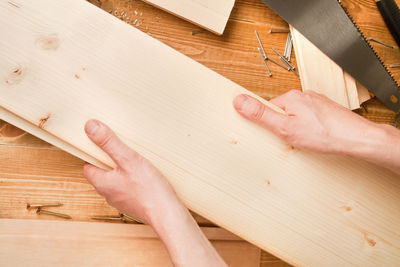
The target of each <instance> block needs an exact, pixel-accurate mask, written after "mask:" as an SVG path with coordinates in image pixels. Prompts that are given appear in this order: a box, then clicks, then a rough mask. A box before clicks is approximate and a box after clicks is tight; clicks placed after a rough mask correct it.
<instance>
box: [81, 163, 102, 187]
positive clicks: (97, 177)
mask: <svg viewBox="0 0 400 267" xmlns="http://www.w3.org/2000/svg"><path fill="white" fill-rule="evenodd" d="M106 173H107V171H106V170H103V169H100V168H98V167H96V166H94V165H92V164H90V163H85V165H83V176H84V177H85V178H86V179H87V180H88V181H89V183H91V184H92V185H93V186H94V187H96V185H97V184H98V183H99V182H100V181H101V180H103V178H104V177H105V175H106Z"/></svg>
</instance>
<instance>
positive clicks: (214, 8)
mask: <svg viewBox="0 0 400 267" xmlns="http://www.w3.org/2000/svg"><path fill="white" fill-rule="evenodd" d="M145 2H147V3H149V4H151V5H154V6H156V7H159V8H161V9H163V10H165V11H167V12H170V13H172V14H174V15H176V16H178V17H181V18H183V19H186V20H188V21H190V22H192V23H194V24H196V25H199V26H200V27H203V28H206V29H208V30H210V31H211V32H214V33H216V34H219V35H221V34H222V33H223V32H224V30H225V26H226V23H227V22H228V19H229V15H230V14H231V11H232V8H233V5H234V4H235V0H222V1H221V0H220V1H214V0H201V1H199V0H172V1H171V0H170V1H164V0H145Z"/></svg>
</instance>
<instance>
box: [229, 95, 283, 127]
mask: <svg viewBox="0 0 400 267" xmlns="http://www.w3.org/2000/svg"><path fill="white" fill-rule="evenodd" d="M233 105H234V107H235V109H236V110H237V112H239V114H240V115H242V116H243V117H245V118H246V119H249V120H251V121H254V122H256V123H258V124H260V125H262V126H264V127H265V128H267V129H269V130H271V131H273V132H275V131H276V129H280V128H281V127H282V125H283V123H284V122H285V121H286V118H287V116H286V115H284V114H282V113H279V112H277V111H275V110H272V109H271V108H269V107H267V106H265V105H264V104H263V103H261V102H260V101H259V100H257V99H255V98H253V97H251V96H248V95H239V96H237V97H236V98H235V99H234V101H233Z"/></svg>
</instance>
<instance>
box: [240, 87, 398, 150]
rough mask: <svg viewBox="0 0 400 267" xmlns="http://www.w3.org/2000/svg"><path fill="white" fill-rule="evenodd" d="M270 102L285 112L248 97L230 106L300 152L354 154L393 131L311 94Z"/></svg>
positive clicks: (292, 93)
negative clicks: (304, 150)
mask: <svg viewBox="0 0 400 267" xmlns="http://www.w3.org/2000/svg"><path fill="white" fill-rule="evenodd" d="M270 102H271V103H272V104H274V105H276V106H278V107H280V108H281V109H283V110H284V111H285V112H286V113H285V114H283V113H279V112H276V111H274V110H272V109H270V108H268V107H267V106H265V105H264V104H262V103H261V102H260V101H258V100H256V99H255V98H253V97H250V96H248V95H239V96H237V97H236V98H235V100H234V103H233V104H234V107H235V109H236V110H237V111H238V112H239V113H240V114H241V115H242V116H243V117H245V118H247V119H249V120H252V121H254V122H256V123H258V124H260V125H262V126H264V127H265V128H267V129H268V130H270V131H272V132H273V133H275V134H276V135H277V136H279V137H281V138H282V139H283V140H284V141H286V142H287V143H288V144H289V145H292V146H294V147H296V148H299V149H306V150H310V151H314V152H323V153H346V154H352V155H354V153H358V152H361V151H360V150H362V149H366V148H367V147H368V145H369V144H370V145H374V142H381V141H380V140H382V137H384V136H385V135H386V131H387V130H389V128H393V127H391V126H388V125H378V124H375V123H373V122H370V121H368V120H366V119H364V118H363V117H361V116H359V115H357V114H355V113H353V112H351V111H350V110H348V109H346V108H344V107H342V106H340V105H339V104H336V103H335V102H333V101H332V100H330V99H328V98H327V97H325V96H323V95H320V94H317V93H315V92H313V91H305V92H304V93H303V92H300V91H298V90H292V91H289V92H288V93H286V94H283V95H281V96H278V97H276V98H274V99H272V100H271V101H270ZM393 129H394V128H393ZM370 149H372V150H373V149H374V147H372V148H370ZM355 155H357V154H355Z"/></svg>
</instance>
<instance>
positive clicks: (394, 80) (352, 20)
mask: <svg viewBox="0 0 400 267" xmlns="http://www.w3.org/2000/svg"><path fill="white" fill-rule="evenodd" d="M337 1H338V3H339V5H340V6H341V7H342V8H343V10H344V12H345V13H346V15H347V16H348V17H349V19H350V20H351V22H352V23H353V24H354V27H356V29H357V31H358V32H359V33H360V35H361V37H362V38H363V39H364V41H365V42H366V43H367V45H368V46H369V48H371V50H372V52H374V54H375V56H376V58H377V59H378V60H379V62H380V63H381V64H382V66H383V67H384V68H385V70H386V72H387V73H388V74H389V76H390V78H392V80H393V82H394V83H395V84H396V85H397V87H398V89H399V90H400V85H399V83H398V82H397V81H396V79H395V78H394V76H393V74H392V73H391V72H390V70H389V69H388V68H387V67H386V65H385V63H384V62H383V60H382V59H381V57H380V56H379V55H378V53H377V52H376V51H375V49H374V48H373V47H372V45H371V43H370V42H369V41H368V39H367V38H366V37H365V35H364V33H363V32H362V31H361V29H360V28H359V27H358V26H357V23H355V22H354V19H353V17H352V16H351V15H350V13H349V12H348V11H347V8H346V7H344V6H343V4H342V2H341V1H340V0H337Z"/></svg>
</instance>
